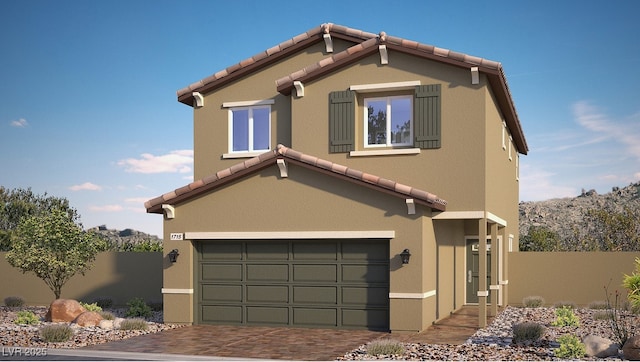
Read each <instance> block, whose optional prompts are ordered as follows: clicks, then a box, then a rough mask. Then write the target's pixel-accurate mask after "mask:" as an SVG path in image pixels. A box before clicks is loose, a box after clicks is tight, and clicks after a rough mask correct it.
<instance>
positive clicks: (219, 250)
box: [201, 242, 242, 260]
mask: <svg viewBox="0 0 640 362" xmlns="http://www.w3.org/2000/svg"><path fill="white" fill-rule="evenodd" d="M201 255H202V260H242V244H238V243H228V242H226V243H225V242H220V243H215V244H203V245H202V253H201Z"/></svg>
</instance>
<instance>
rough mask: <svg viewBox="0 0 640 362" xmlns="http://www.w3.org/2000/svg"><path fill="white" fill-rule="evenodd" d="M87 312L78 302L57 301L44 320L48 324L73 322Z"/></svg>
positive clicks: (51, 306) (68, 300)
mask: <svg viewBox="0 0 640 362" xmlns="http://www.w3.org/2000/svg"><path fill="white" fill-rule="evenodd" d="M86 311H87V310H86V309H84V307H83V306H81V305H80V303H78V301H76V300H73V299H56V300H54V301H53V302H51V305H50V306H49V310H48V311H47V315H46V316H45V317H44V320H45V321H47V322H72V321H73V320H74V319H76V317H77V316H79V315H80V314H82V313H84V312H86Z"/></svg>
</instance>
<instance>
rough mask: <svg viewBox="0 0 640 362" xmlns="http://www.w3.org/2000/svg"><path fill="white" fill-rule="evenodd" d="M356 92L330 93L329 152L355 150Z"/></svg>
mask: <svg viewBox="0 0 640 362" xmlns="http://www.w3.org/2000/svg"><path fill="white" fill-rule="evenodd" d="M355 98H356V92H354V91H339V92H331V93H329V152H332V153H339V152H349V151H353V150H354V149H355V128H356V127H355V119H356V105H355Z"/></svg>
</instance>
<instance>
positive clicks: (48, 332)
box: [40, 324, 73, 342]
mask: <svg viewBox="0 0 640 362" xmlns="http://www.w3.org/2000/svg"><path fill="white" fill-rule="evenodd" d="M72 336H73V329H71V327H69V325H68V324H49V325H47V326H44V327H42V328H40V338H42V340H44V341H45V342H66V341H68V340H69V339H71V337H72Z"/></svg>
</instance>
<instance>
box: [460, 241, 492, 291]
mask: <svg viewBox="0 0 640 362" xmlns="http://www.w3.org/2000/svg"><path fill="white" fill-rule="evenodd" d="M490 250H491V242H490V240H487V288H488V286H489V285H491V253H489V251H490ZM466 277H467V280H466V281H467V283H466V284H467V303H468V304H477V303H478V287H479V285H480V252H479V242H478V239H467V275H466ZM490 301H491V293H489V298H487V302H490Z"/></svg>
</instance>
